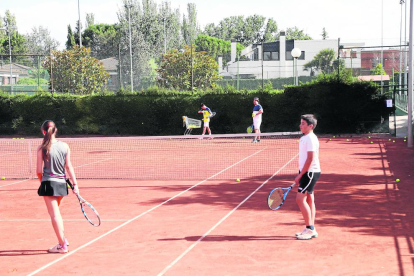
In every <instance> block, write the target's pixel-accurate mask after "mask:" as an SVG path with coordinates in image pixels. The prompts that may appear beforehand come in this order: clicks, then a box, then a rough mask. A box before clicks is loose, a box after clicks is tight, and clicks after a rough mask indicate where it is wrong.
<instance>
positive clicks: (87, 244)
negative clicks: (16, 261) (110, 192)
mask: <svg viewBox="0 0 414 276" xmlns="http://www.w3.org/2000/svg"><path fill="white" fill-rule="evenodd" d="M265 149H266V148H264V149H262V150H259V151H257V152H255V153H253V154H251V155H249V156H247V157H245V158H244V159H242V160H240V161H238V162H236V163H234V164H233V165H231V166H229V167H227V168H225V169H223V170H221V171H220V172H218V173H216V174H214V175H212V176H210V177H209V178H206V179H204V180H202V181H200V182H198V183H197V184H195V185H193V186H191V187H190V188H188V189H186V190H184V191H182V192H180V193H178V194H176V195H175V196H173V197H171V198H169V199H167V200H166V201H164V202H162V203H160V204H158V205H156V206H154V207H152V208H151V209H149V210H147V211H145V212H143V213H141V214H139V215H138V216H136V217H134V218H132V219H130V220H128V221H126V222H124V223H122V224H121V225H119V226H117V227H115V228H114V229H112V230H110V231H108V232H106V233H105V234H102V235H101V236H99V237H97V238H95V239H93V240H91V241H89V242H87V243H85V244H84V245H82V246H80V247H78V248H76V249H75V250H72V251H70V252H68V253H66V254H65V255H63V256H62V257H60V258H59V259H56V260H54V261H53V262H50V263H48V264H46V265H44V266H42V267H41V268H39V269H37V270H35V271H33V272H32V273H30V274H28V276H32V275H35V274H37V273H39V272H41V271H42V270H44V269H46V268H48V267H49V266H51V265H53V264H55V263H57V262H59V261H61V260H63V259H65V258H67V257H69V256H70V255H72V254H74V253H76V252H77V251H79V250H81V249H83V248H85V247H87V246H89V245H91V244H92V243H94V242H96V241H98V240H100V239H102V238H103V237H105V236H107V235H109V234H111V233H112V232H115V231H117V230H118V229H120V228H122V227H124V226H125V225H128V224H130V223H131V222H133V221H135V220H137V219H139V218H140V217H142V216H144V215H146V214H148V213H149V212H151V211H154V210H155V209H157V208H159V207H161V206H162V205H164V204H166V203H168V202H169V201H171V200H173V199H175V198H177V197H179V196H180V195H182V194H184V193H186V192H188V191H189V190H191V189H193V188H195V187H197V186H198V185H200V184H202V183H204V182H206V181H207V180H209V179H211V178H213V177H215V176H217V175H219V174H221V173H223V172H225V171H227V170H228V169H230V168H232V167H234V166H236V165H238V164H240V163H241V162H243V161H245V160H247V159H249V158H250V157H252V156H254V155H256V154H258V153H260V152H262V151H264V150H265Z"/></svg>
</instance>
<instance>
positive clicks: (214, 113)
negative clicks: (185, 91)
mask: <svg viewBox="0 0 414 276" xmlns="http://www.w3.org/2000/svg"><path fill="white" fill-rule="evenodd" d="M214 116H216V112H213V113H211V114H210V115H208V116H207V118H213V117H214Z"/></svg>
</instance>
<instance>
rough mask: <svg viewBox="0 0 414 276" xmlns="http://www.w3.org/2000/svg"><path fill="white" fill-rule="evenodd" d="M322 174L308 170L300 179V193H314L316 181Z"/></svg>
mask: <svg viewBox="0 0 414 276" xmlns="http://www.w3.org/2000/svg"><path fill="white" fill-rule="evenodd" d="M320 176H321V173H320V172H306V173H305V174H304V175H303V176H302V178H301V179H300V180H299V188H298V193H302V194H304V193H305V192H308V194H312V193H313V189H314V188H315V185H316V181H318V179H319V177H320Z"/></svg>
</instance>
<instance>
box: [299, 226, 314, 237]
mask: <svg viewBox="0 0 414 276" xmlns="http://www.w3.org/2000/svg"><path fill="white" fill-rule="evenodd" d="M305 230H306V228H305V229H303V230H302V232H298V233H296V234H295V236H296V237H297V236H300V235H302V233H303V232H304V231H305ZM317 237H318V232H316V228H313V235H312V238H317Z"/></svg>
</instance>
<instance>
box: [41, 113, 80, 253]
mask: <svg viewBox="0 0 414 276" xmlns="http://www.w3.org/2000/svg"><path fill="white" fill-rule="evenodd" d="M41 131H42V134H43V142H42V144H41V145H40V146H39V147H38V149H37V163H36V164H37V166H36V173H37V176H38V177H39V180H40V182H41V184H40V187H39V189H38V191H37V193H38V195H39V196H43V199H44V200H45V203H46V207H47V211H48V212H49V215H50V219H51V221H52V225H53V229H54V230H55V233H56V236H57V239H58V244H57V245H56V246H54V247H52V248H50V249H49V250H48V252H49V253H67V252H68V251H69V250H68V245H69V243H68V240H67V239H66V237H65V233H64V228H63V219H62V216H61V214H60V209H59V206H60V203H61V202H62V199H63V197H64V196H67V195H68V187H67V184H66V178H67V176H68V177H70V179H71V180H72V183H73V186H74V190H73V192H74V193H75V194H78V193H79V189H78V185H77V181H76V176H75V171H74V170H73V167H72V163H71V161H70V149H69V146H68V145H67V144H66V143H64V142H62V141H58V140H57V139H56V133H57V128H56V125H55V123H54V122H52V121H50V120H47V121H45V122H44V123H43V124H42V127H41ZM66 174H67V175H66Z"/></svg>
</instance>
